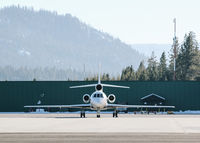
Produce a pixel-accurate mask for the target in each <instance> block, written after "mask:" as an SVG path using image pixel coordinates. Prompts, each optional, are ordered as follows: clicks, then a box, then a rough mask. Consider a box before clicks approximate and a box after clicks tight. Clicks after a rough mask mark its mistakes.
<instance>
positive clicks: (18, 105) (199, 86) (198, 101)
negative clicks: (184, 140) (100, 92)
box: [0, 81, 200, 112]
mask: <svg viewBox="0 0 200 143" xmlns="http://www.w3.org/2000/svg"><path fill="white" fill-rule="evenodd" d="M89 83H96V82H82V81H2V82H0V112H21V111H24V107H23V106H24V105H36V104H37V103H38V101H41V104H53V105H55V104H79V103H83V101H82V96H83V95H84V94H86V93H87V94H91V93H92V92H93V91H94V88H90V87H89V88H79V89H70V88H69V86H72V85H82V84H89ZM105 83H109V84H116V85H126V86H129V87H130V89H119V88H108V87H107V88H106V87H104V92H105V93H106V94H107V95H108V94H111V93H112V94H115V96H116V103H121V104H141V102H140V98H142V97H144V96H146V95H148V94H151V93H155V94H157V95H160V96H162V97H164V98H166V104H165V105H174V106H176V110H200V82H195V81H176V82H149V81H147V82H140V81H135V82H122V81H115V82H105Z"/></svg>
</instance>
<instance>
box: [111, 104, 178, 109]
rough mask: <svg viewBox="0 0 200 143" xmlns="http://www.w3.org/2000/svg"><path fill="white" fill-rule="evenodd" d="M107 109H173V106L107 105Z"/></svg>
mask: <svg viewBox="0 0 200 143" xmlns="http://www.w3.org/2000/svg"><path fill="white" fill-rule="evenodd" d="M107 107H108V108H175V106H160V105H159V106H158V105H121V104H108V105H107Z"/></svg>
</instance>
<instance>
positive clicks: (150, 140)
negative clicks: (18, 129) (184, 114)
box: [0, 132, 200, 143]
mask: <svg viewBox="0 0 200 143" xmlns="http://www.w3.org/2000/svg"><path fill="white" fill-rule="evenodd" d="M8 142H15V143H63V142H65V143H122V142H125V143H133V142H135V143H199V142H200V134H177V133H176V134H172V133H163V134H160V133H124V132H123V133H0V143H8Z"/></svg>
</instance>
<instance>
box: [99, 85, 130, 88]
mask: <svg viewBox="0 0 200 143" xmlns="http://www.w3.org/2000/svg"><path fill="white" fill-rule="evenodd" d="M101 85H102V86H106V87H116V88H130V87H128V86H119V85H111V84H101Z"/></svg>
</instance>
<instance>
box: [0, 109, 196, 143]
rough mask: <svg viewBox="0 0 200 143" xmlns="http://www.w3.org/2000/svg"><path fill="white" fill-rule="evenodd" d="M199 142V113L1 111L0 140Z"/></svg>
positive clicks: (19, 142) (32, 142) (20, 142)
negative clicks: (114, 114)
mask: <svg viewBox="0 0 200 143" xmlns="http://www.w3.org/2000/svg"><path fill="white" fill-rule="evenodd" d="M5 142H17V143H25V142H28V143H29V142H30V143H37V142H40V143H51V142H52V143H53V142H54V143H55V142H56V143H60V142H66V143H68V142H70V143H77V142H80V143H86V142H87V143H92V142H95V143H105V142H109V143H119V142H120V143H121V142H137V143H161V142H164V143H176V142H178V143H189V142H192V143H200V115H153V114H152V115H134V114H119V118H112V114H102V115H101V118H96V114H87V118H79V114H27V113H26V114H2V113H1V114H0V143H5Z"/></svg>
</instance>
